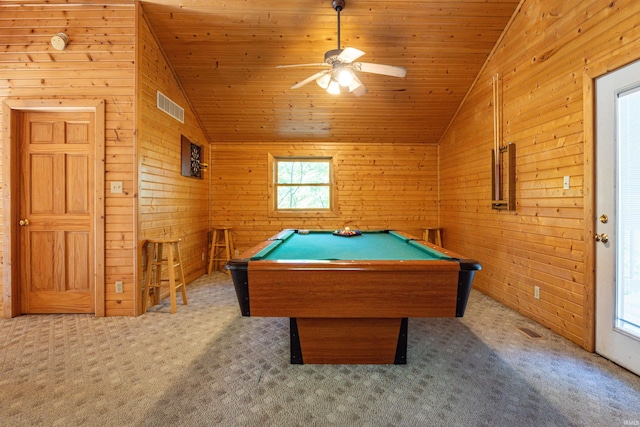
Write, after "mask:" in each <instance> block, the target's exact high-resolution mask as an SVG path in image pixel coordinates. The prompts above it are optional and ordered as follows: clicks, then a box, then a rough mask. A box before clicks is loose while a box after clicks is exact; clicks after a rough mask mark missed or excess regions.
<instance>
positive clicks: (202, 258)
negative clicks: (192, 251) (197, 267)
mask: <svg viewBox="0 0 640 427" xmlns="http://www.w3.org/2000/svg"><path fill="white" fill-rule="evenodd" d="M200 258H202V261H204V252H202V256H201V257H200Z"/></svg>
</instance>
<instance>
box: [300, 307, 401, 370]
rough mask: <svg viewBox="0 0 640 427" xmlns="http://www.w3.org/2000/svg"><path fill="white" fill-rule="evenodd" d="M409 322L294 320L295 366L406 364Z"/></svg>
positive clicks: (393, 320)
mask: <svg viewBox="0 0 640 427" xmlns="http://www.w3.org/2000/svg"><path fill="white" fill-rule="evenodd" d="M407 327H408V319H407V318H397V319H396V318H391V319H390V318H365V319H361V318H291V319H290V334H291V341H290V345H291V363H293V364H303V363H316V364H406V363H407Z"/></svg>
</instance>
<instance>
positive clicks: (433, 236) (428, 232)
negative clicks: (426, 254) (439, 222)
mask: <svg viewBox="0 0 640 427" xmlns="http://www.w3.org/2000/svg"><path fill="white" fill-rule="evenodd" d="M423 238H424V240H426V241H427V242H430V243H433V244H434V245H437V246H442V228H438V227H433V228H425V229H424V237H423Z"/></svg>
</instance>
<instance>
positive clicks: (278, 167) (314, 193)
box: [269, 155, 335, 215]
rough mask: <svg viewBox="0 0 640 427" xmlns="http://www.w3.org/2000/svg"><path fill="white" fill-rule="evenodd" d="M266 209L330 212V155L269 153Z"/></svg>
mask: <svg viewBox="0 0 640 427" xmlns="http://www.w3.org/2000/svg"><path fill="white" fill-rule="evenodd" d="M269 163H270V165H269V169H270V170H271V171H272V174H271V178H270V180H269V181H270V183H271V185H270V196H271V197H270V198H271V200H272V203H271V206H270V212H271V213H272V214H274V215H280V214H282V215H287V214H288V215H296V214H297V215H299V214H302V213H304V214H309V213H314V214H316V215H322V214H331V215H333V209H334V207H335V203H334V197H335V190H334V179H333V169H334V167H333V158H332V157H311V156H304V157H302V156H301V157H291V156H273V155H270V156H269Z"/></svg>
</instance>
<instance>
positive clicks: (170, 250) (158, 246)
mask: <svg viewBox="0 0 640 427" xmlns="http://www.w3.org/2000/svg"><path fill="white" fill-rule="evenodd" d="M180 240H181V239H149V240H147V277H146V280H145V288H144V297H143V302H142V303H143V310H142V312H143V313H146V312H147V304H148V303H149V296H150V295H152V297H153V304H152V305H156V304H158V303H159V302H160V288H161V287H163V286H168V287H169V297H170V298H171V313H172V314H173V313H175V312H176V311H177V307H176V293H177V290H178V289H180V291H181V292H182V304H183V305H187V287H186V284H185V281H184V270H183V268H182V257H181V256H180ZM164 246H166V247H167V253H166V257H164ZM164 267H166V269H167V275H168V278H167V279H163V278H162V272H163V269H164ZM176 268H177V269H178V277H176Z"/></svg>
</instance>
